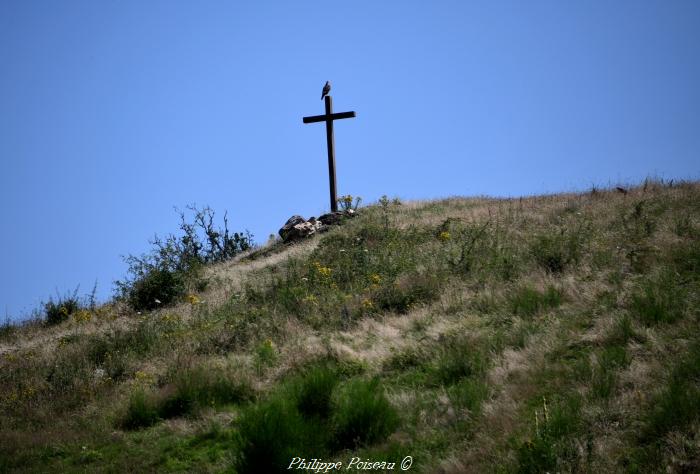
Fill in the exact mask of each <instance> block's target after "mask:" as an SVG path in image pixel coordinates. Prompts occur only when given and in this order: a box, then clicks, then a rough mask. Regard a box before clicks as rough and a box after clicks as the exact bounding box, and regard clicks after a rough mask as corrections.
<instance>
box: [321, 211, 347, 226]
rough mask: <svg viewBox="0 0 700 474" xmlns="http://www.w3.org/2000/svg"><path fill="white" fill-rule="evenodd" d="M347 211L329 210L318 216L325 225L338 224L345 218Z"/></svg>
mask: <svg viewBox="0 0 700 474" xmlns="http://www.w3.org/2000/svg"><path fill="white" fill-rule="evenodd" d="M344 216H345V213H344V212H342V211H336V212H329V213H328V214H324V215H322V216H321V217H319V218H318V220H319V221H321V223H322V224H323V225H338V224H340V222H341V221H342V220H343V217H344Z"/></svg>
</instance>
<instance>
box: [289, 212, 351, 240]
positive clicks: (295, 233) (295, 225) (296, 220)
mask: <svg viewBox="0 0 700 474" xmlns="http://www.w3.org/2000/svg"><path fill="white" fill-rule="evenodd" d="M354 215H355V211H353V210H352V209H348V210H346V211H336V212H329V213H328V214H323V215H322V216H321V217H319V218H318V219H316V218H315V217H311V218H309V220H308V221H307V220H306V219H304V218H303V217H301V216H299V215H294V216H292V217H290V218H289V219H287V222H286V223H285V224H284V225H283V226H282V228H281V229H280V230H279V234H280V237H282V240H283V241H284V242H285V243H288V242H294V241H297V240H302V239H305V238H307V237H311V236H312V235H314V234H315V233H316V232H325V231H327V230H328V229H329V228H330V226H334V225H340V224H341V223H342V222H343V219H345V218H348V217H353V216H354Z"/></svg>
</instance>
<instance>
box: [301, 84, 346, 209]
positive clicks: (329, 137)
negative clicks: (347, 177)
mask: <svg viewBox="0 0 700 474" xmlns="http://www.w3.org/2000/svg"><path fill="white" fill-rule="evenodd" d="M324 99H325V105H326V113H325V114H324V115H314V116H311V117H304V123H315V122H326V144H327V146H328V181H329V182H330V197H331V212H336V211H338V196H337V194H336V193H337V191H336V190H337V188H336V178H335V136H334V134H333V121H334V120H339V119H345V118H353V117H355V112H354V111H353V112H340V113H337V114H334V113H333V99H331V96H329V95H327V96H325V98H324Z"/></svg>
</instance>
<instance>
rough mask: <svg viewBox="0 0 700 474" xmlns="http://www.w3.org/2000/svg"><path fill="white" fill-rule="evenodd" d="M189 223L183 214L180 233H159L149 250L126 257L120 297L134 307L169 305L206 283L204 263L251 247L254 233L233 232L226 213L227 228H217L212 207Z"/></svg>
mask: <svg viewBox="0 0 700 474" xmlns="http://www.w3.org/2000/svg"><path fill="white" fill-rule="evenodd" d="M188 209H189V210H190V211H192V212H193V213H194V222H193V223H189V222H187V220H186V218H185V214H184V213H182V212H181V213H180V230H181V231H182V232H183V235H181V236H179V237H178V236H175V235H172V234H170V235H168V236H167V237H166V238H165V239H161V238H159V237H158V236H156V237H155V238H154V239H153V240H152V241H151V242H150V243H151V244H152V245H153V249H152V250H151V252H150V253H147V254H144V255H141V256H135V255H129V256H128V257H125V258H124V261H125V262H126V264H127V265H128V270H127V272H128V274H129V277H128V278H127V279H126V280H124V281H117V282H116V288H117V296H119V297H122V298H125V299H126V300H127V301H128V302H129V304H130V305H131V306H132V307H133V308H134V309H135V310H151V309H154V308H156V307H158V306H160V305H168V304H170V303H172V302H174V301H176V300H177V299H178V298H179V297H181V296H183V295H184V293H185V291H186V290H187V289H188V287H189V288H191V289H193V290H195V289H196V290H201V289H202V288H204V287H205V286H206V282H205V281H203V280H202V279H201V278H200V270H201V267H202V265H204V264H206V263H211V262H221V261H224V260H227V259H230V258H232V257H234V256H236V255H238V254H239V253H240V252H242V251H245V250H247V249H249V248H250V247H251V246H252V235H251V234H250V233H249V232H245V233H239V232H235V233H233V234H232V233H230V232H229V230H228V220H227V218H226V214H224V228H223V229H221V228H219V229H216V228H215V227H214V224H213V221H214V211H212V210H211V209H210V208H209V207H204V208H203V209H201V210H200V209H197V208H196V207H195V206H188Z"/></svg>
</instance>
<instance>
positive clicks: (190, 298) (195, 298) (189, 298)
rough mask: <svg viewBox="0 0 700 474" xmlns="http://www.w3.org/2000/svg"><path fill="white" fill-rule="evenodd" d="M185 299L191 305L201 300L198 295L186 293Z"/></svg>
mask: <svg viewBox="0 0 700 474" xmlns="http://www.w3.org/2000/svg"><path fill="white" fill-rule="evenodd" d="M187 301H189V302H190V304H191V305H192V306H194V305H196V304H199V303H200V302H201V300H200V299H199V296H197V295H187Z"/></svg>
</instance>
